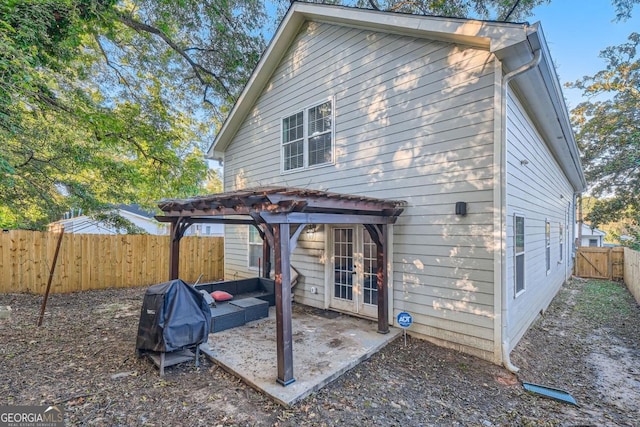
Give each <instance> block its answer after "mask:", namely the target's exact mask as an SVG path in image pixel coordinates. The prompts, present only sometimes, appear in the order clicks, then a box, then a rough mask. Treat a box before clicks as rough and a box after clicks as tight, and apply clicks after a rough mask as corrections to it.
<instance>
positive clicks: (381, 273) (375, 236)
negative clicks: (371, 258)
mask: <svg viewBox="0 0 640 427" xmlns="http://www.w3.org/2000/svg"><path fill="white" fill-rule="evenodd" d="M364 228H366V229H367V231H368V232H369V235H370V236H371V240H373V242H374V243H375V244H376V261H377V264H378V269H377V271H376V279H377V281H376V283H377V285H378V333H380V334H388V333H389V292H388V290H387V255H386V254H387V250H388V249H387V247H388V246H389V240H388V239H387V229H388V228H387V225H386V224H380V225H373V224H364Z"/></svg>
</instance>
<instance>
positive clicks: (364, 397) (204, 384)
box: [0, 279, 640, 427]
mask: <svg viewBox="0 0 640 427" xmlns="http://www.w3.org/2000/svg"><path fill="white" fill-rule="evenodd" d="M143 295H144V289H119V290H107V291H91V292H82V293H75V294H68V295H52V296H51V297H50V299H49V304H48V308H47V314H46V316H45V318H44V324H43V326H41V327H39V328H38V327H36V326H35V324H36V320H37V317H38V313H39V307H40V303H41V300H42V297H40V296H33V295H15V294H9V295H6V294H5V295H0V306H11V310H12V311H11V312H10V313H9V316H8V317H7V318H4V319H0V406H3V405H31V404H43V405H44V404H57V405H60V406H62V407H64V409H65V417H66V420H67V423H68V424H69V425H109V426H137V425H147V426H152V425H155V426H198V425H207V426H227V425H242V426H244V425H247V426H254V425H258V426H272V425H273V426H275V425H277V426H325V425H326V426H338V425H340V426H343V425H347V426H392V425H398V426H399V425H402V426H428V425H446V426H450V425H462V426H486V427H488V426H498V425H499V426H502V425H509V426H511V425H521V426H556V425H563V426H576V425H594V426H596V425H597V426H601V425H605V426H607V425H608V426H635V425H640V335H639V333H638V331H640V308H639V306H638V305H637V304H636V302H635V301H634V300H633V298H632V297H631V296H630V295H629V293H628V291H626V288H625V287H624V285H622V284H618V283H613V282H606V281H595V280H581V279H574V280H572V281H571V282H569V283H568V284H567V285H565V286H564V287H563V288H562V290H561V291H560V293H559V294H558V295H557V296H556V298H555V299H554V301H553V303H552V304H551V306H550V307H549V309H548V310H547V311H546V313H544V314H543V315H542V316H541V317H540V318H539V319H538V321H537V322H536V323H535V324H534V326H533V327H532V328H531V329H530V330H529V331H528V332H527V334H526V335H525V337H524V338H523V339H522V340H521V342H520V344H519V345H518V346H517V348H516V349H515V350H514V351H513V352H512V361H513V363H514V364H515V365H517V366H519V367H520V368H521V370H520V372H519V373H518V374H517V376H516V375H513V374H511V373H509V372H508V371H506V370H505V369H503V368H501V367H499V366H495V365H492V364H490V363H488V362H485V361H482V360H479V359H477V358H474V357H471V356H467V355H464V354H461V353H458V352H455V351H452V350H446V349H443V348H440V347H437V346H434V345H432V344H430V343H428V342H426V341H423V340H418V339H411V337H409V339H408V342H407V345H406V346H405V344H404V341H403V340H402V339H399V340H396V341H395V342H393V343H391V344H390V345H389V346H388V347H386V348H385V349H383V350H382V351H380V352H379V353H377V354H376V355H374V356H373V357H372V358H371V359H370V360H368V361H366V362H364V363H362V364H361V365H359V366H358V367H356V368H354V369H352V370H351V371H349V372H348V373H346V374H345V375H343V376H342V377H340V378H339V379H338V380H336V381H334V382H333V383H332V384H330V385H328V386H327V387H325V388H324V389H322V390H320V391H319V392H318V393H316V394H313V395H311V396H309V397H308V398H307V399H305V400H303V401H302V402H300V403H298V404H297V405H295V406H294V407H292V408H283V407H280V406H278V405H276V404H274V403H273V402H272V401H270V400H269V399H268V398H267V397H265V396H263V395H262V394H260V393H259V392H257V391H254V390H253V389H251V388H249V387H248V386H246V385H245V384H244V383H242V382H241V381H239V380H238V379H237V378H236V377H234V376H232V375H230V374H228V373H226V372H224V371H223V370H222V369H219V368H218V367H217V366H216V365H214V364H212V363H211V362H210V361H208V360H207V359H205V358H202V363H201V366H200V368H195V367H194V366H193V365H192V364H191V363H184V364H181V365H177V366H174V367H171V368H168V369H167V374H166V375H165V376H164V377H160V376H159V375H158V371H157V369H156V368H155V367H154V366H153V365H152V364H151V363H149V361H148V360H147V359H138V358H137V357H136V355H135V339H136V333H137V325H138V318H139V314H140V307H141V303H142V297H143ZM5 314H6V312H5ZM5 317H6V316H5ZM523 381H525V382H532V383H537V384H542V385H546V386H550V387H555V388H559V389H563V390H566V391H567V392H569V393H571V395H572V396H573V397H574V398H575V399H576V400H577V402H578V404H579V406H572V405H568V404H566V403H562V402H558V401H555V400H552V399H548V398H545V397H541V396H539V395H534V394H531V393H528V392H526V391H525V390H524V389H523V387H522V384H521V382H523Z"/></svg>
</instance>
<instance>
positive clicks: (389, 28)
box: [206, 3, 528, 159]
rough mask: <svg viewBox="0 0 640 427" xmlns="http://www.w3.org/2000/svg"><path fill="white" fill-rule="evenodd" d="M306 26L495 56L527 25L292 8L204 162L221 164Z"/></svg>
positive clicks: (338, 8)
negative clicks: (437, 43) (314, 24)
mask: <svg viewBox="0 0 640 427" xmlns="http://www.w3.org/2000/svg"><path fill="white" fill-rule="evenodd" d="M306 21H316V22H325V23H329V24H336V25H344V26H349V27H352V28H363V29H369V30H372V31H381V32H388V33H394V34H400V35H406V36H413V37H420V38H425V39H433V40H440V41H446V42H450V43H458V44H463V45H468V46H474V47H478V48H482V49H487V50H489V51H491V52H495V51H500V50H503V49H506V48H508V47H510V46H513V45H518V44H521V43H522V42H525V41H526V40H527V28H528V26H527V25H526V24H513V23H504V22H488V21H477V20H469V19H461V18H442V17H434V16H423V15H410V14H401V13H392V12H379V11H374V10H370V9H356V8H350V7H343V6H329V5H321V4H312V3H293V4H292V6H291V7H290V8H289V11H288V12H287V15H286V16H285V17H284V19H283V20H282V22H281V23H280V26H279V27H278V30H277V31H276V34H275V36H274V37H273V39H272V41H271V43H270V44H269V46H268V47H267V49H266V50H265V51H264V53H263V55H262V57H261V59H260V61H259V62H258V65H257V66H256V68H255V70H254V71H253V73H252V75H251V77H250V78H249V81H248V82H247V85H246V86H245V88H244V90H243V91H242V94H241V95H240V97H239V98H238V100H237V101H236V103H235V105H234V107H233V109H232V110H231V112H230V113H229V116H228V117H227V119H226V120H225V122H224V124H223V125H222V128H221V129H220V131H219V132H218V134H217V135H216V138H215V140H214V142H213V144H212V145H211V147H210V148H209V150H208V151H207V155H206V157H207V158H209V159H223V158H224V152H225V151H226V149H227V147H228V145H229V143H230V142H231V140H232V139H233V137H234V136H235V134H236V133H237V131H238V130H239V128H240V126H241V125H242V122H243V121H244V120H245V118H246V117H247V115H248V114H249V112H250V111H251V108H253V105H254V103H255V102H256V101H257V99H258V97H259V96H260V94H261V93H262V90H263V88H264V86H265V85H266V84H267V82H268V81H269V79H270V78H271V76H272V74H273V72H274V71H275V69H276V67H277V66H278V65H279V64H280V61H281V60H282V58H283V56H284V54H285V53H286V51H287V49H288V48H289V45H290V44H291V43H292V41H293V40H294V38H295V36H296V34H297V33H298V31H300V28H301V27H302V25H303V24H304V22H306Z"/></svg>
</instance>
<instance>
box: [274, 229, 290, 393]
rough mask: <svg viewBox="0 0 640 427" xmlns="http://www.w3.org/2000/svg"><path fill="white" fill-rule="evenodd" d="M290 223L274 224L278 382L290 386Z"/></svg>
mask: <svg viewBox="0 0 640 427" xmlns="http://www.w3.org/2000/svg"><path fill="white" fill-rule="evenodd" d="M289 234H290V226H289V224H277V225H276V226H275V227H273V235H274V246H275V247H274V252H275V294H276V350H277V358H278V378H277V381H278V383H280V384H282V385H283V386H287V385H289V384H291V383H292V382H294V381H295V378H293V332H292V326H291V316H292V309H291V273H290V271H291V269H290V253H289Z"/></svg>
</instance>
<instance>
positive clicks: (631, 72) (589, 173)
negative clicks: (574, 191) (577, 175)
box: [572, 33, 640, 226]
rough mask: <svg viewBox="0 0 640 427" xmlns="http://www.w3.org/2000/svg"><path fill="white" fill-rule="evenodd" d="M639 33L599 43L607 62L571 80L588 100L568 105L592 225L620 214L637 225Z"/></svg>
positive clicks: (639, 202) (639, 205) (639, 209)
mask: <svg viewBox="0 0 640 427" xmlns="http://www.w3.org/2000/svg"><path fill="white" fill-rule="evenodd" d="M639 43H640V34H638V33H633V34H631V35H630V36H629V41H628V42H627V43H624V44H622V45H620V46H614V47H609V48H607V49H605V50H604V51H603V52H602V54H601V56H602V57H603V58H604V59H605V60H606V63H607V67H606V68H605V69H604V70H602V71H600V72H598V73H597V74H596V75H594V76H592V77H585V78H583V79H582V80H580V81H577V82H575V83H574V84H573V87H577V88H580V89H582V90H583V92H584V95H585V97H587V98H588V99H589V100H588V101H586V102H583V103H581V104H580V105H578V106H577V107H576V108H575V109H574V110H573V111H572V114H573V123H574V126H575V129H576V136H577V139H578V142H579V145H580V149H581V150H582V153H583V159H582V160H583V165H584V167H585V175H586V177H587V181H588V182H590V183H591V188H590V190H591V193H592V195H594V196H596V197H598V198H599V200H598V201H597V202H596V203H595V204H594V205H593V207H592V209H591V211H590V212H589V214H588V215H587V216H586V220H587V221H588V222H590V223H591V224H592V225H594V226H598V225H599V224H606V223H609V222H613V221H619V220H621V219H628V220H630V221H631V223H632V224H635V225H637V224H638V219H639V215H640V199H638V197H637V195H638V194H639V192H640V130H639V129H638V119H639V118H640V90H639V88H640V58H638V55H637V53H638V51H637V50H638V44H639Z"/></svg>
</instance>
